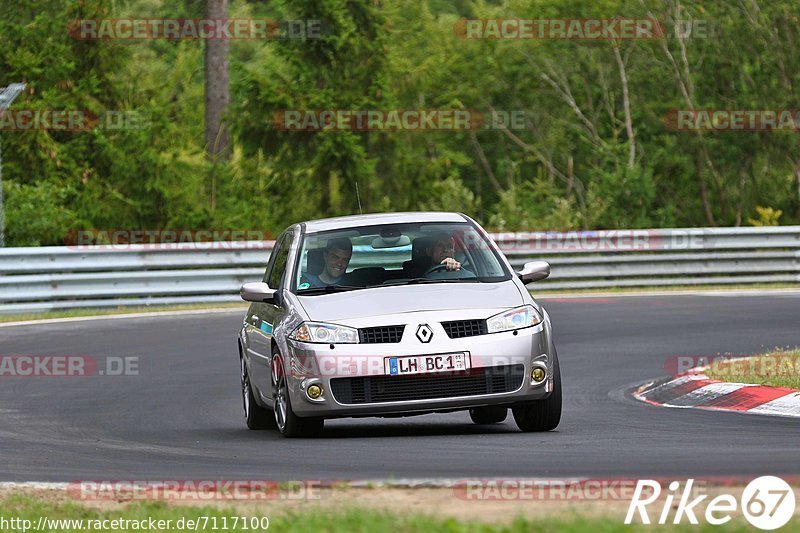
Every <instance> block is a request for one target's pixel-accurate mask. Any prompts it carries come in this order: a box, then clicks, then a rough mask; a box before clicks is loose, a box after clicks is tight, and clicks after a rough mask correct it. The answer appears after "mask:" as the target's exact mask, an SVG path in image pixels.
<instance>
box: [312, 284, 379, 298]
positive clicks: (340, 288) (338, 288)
mask: <svg viewBox="0 0 800 533" xmlns="http://www.w3.org/2000/svg"><path fill="white" fill-rule="evenodd" d="M363 288H364V287H356V286H354V285H338V284H333V285H325V286H324V287H311V288H308V289H300V290H298V291H297V294H298V295H300V296H311V295H314V294H330V293H334V292H345V291H356V290H358V289H363Z"/></svg>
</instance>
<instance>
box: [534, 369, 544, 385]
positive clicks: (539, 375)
mask: <svg viewBox="0 0 800 533" xmlns="http://www.w3.org/2000/svg"><path fill="white" fill-rule="evenodd" d="M544 375H545V372H544V370H543V369H541V368H539V367H538V366H536V367H533V368H532V369H531V379H532V380H533V381H535V382H536V383H541V382H542V381H544Z"/></svg>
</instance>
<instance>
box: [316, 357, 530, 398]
mask: <svg viewBox="0 0 800 533" xmlns="http://www.w3.org/2000/svg"><path fill="white" fill-rule="evenodd" d="M524 374H525V365H506V366H495V367H487V368H473V369H470V370H465V371H462V372H458V373H453V372H447V373H442V374H441V375H439V374H423V375H413V376H364V377H352V378H334V379H332V380H331V392H332V393H333V397H334V398H335V399H336V401H337V402H339V403H342V404H360V403H381V402H402V401H408V400H434V399H437V398H455V397H459V396H478V395H481V394H499V393H503V392H512V391H515V390H517V389H518V388H519V387H520V386H521V385H522V379H523V377H524Z"/></svg>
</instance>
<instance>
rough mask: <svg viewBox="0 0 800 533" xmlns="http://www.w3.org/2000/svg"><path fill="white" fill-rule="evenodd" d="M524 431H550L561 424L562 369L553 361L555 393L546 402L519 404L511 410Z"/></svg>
mask: <svg viewBox="0 0 800 533" xmlns="http://www.w3.org/2000/svg"><path fill="white" fill-rule="evenodd" d="M511 412H512V413H513V414H514V421H515V422H516V423H517V426H518V427H519V429H521V430H522V431H526V432H528V431H550V430H553V429H555V428H556V427H558V423H559V422H561V368H560V367H559V365H558V357H556V359H555V361H553V392H551V393H550V396H548V397H547V398H545V399H544V400H537V401H535V402H528V403H522V404H518V405H516V406H515V407H512V408H511Z"/></svg>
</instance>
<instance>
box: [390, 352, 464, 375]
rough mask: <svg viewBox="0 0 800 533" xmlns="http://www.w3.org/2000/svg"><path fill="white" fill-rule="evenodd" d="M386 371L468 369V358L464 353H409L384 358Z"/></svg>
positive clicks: (410, 372) (391, 372) (395, 373)
mask: <svg viewBox="0 0 800 533" xmlns="http://www.w3.org/2000/svg"><path fill="white" fill-rule="evenodd" d="M384 367H385V370H386V373H387V374H389V375H390V376H403V375H407V374H430V373H434V372H459V371H463V370H469V368H470V360H469V355H468V354H466V353H445V354H438V355H409V356H404V357H387V358H386V359H384Z"/></svg>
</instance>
